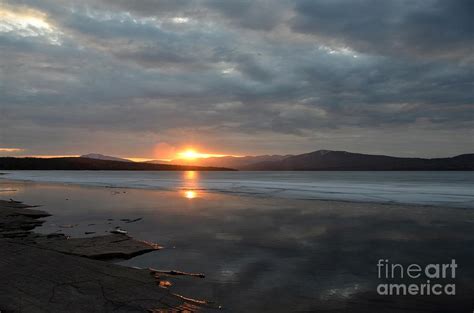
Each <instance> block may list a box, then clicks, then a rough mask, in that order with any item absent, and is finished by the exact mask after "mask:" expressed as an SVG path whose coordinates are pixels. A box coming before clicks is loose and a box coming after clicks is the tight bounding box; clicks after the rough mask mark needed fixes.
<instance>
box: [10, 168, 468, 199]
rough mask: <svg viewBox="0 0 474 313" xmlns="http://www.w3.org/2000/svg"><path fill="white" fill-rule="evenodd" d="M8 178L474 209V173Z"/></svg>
mask: <svg viewBox="0 0 474 313" xmlns="http://www.w3.org/2000/svg"><path fill="white" fill-rule="evenodd" d="M2 172H4V173H7V175H4V176H3V177H2V178H3V179H15V180H28V181H37V182H52V183H70V184H81V185H89V186H104V187H105V186H107V187H126V188H145V189H160V190H188V189H189V190H200V191H204V192H206V191H209V192H224V193H232V194H242V195H251V196H260V197H281V198H291V199H328V200H343V201H369V202H396V203H408V204H422V205H443V206H451V207H463V208H474V188H473V187H474V172H195V173H192V175H190V173H189V172H167V171H161V172H151V171H150V172H149V171H144V172H141V171H140V172H131V171H2Z"/></svg>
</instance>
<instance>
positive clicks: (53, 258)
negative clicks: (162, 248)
mask: <svg viewBox="0 0 474 313" xmlns="http://www.w3.org/2000/svg"><path fill="white" fill-rule="evenodd" d="M0 251H1V253H2V257H1V258H0V282H1V283H0V310H1V311H2V312H49V313H55V312H58V313H64V312H71V313H74V312H91V313H92V312H146V311H147V310H157V312H168V310H170V311H169V312H178V311H179V310H189V311H195V310H196V309H197V307H196V306H195V305H194V304H193V303H191V302H189V301H186V300H185V299H183V298H181V297H179V296H176V295H173V294H172V293H171V292H170V291H169V290H168V289H164V288H160V287H158V286H157V285H156V281H155V279H154V278H153V276H152V275H150V273H149V271H148V270H139V269H134V268H128V267H123V266H120V265H116V264H111V263H107V262H103V261H98V260H90V259H87V258H82V257H78V256H72V255H67V254H63V253H60V252H56V251H52V250H50V249H43V248H40V247H33V246H31V245H24V244H21V243H18V242H17V241H16V240H12V239H0ZM171 309H173V310H176V311H172V310H171ZM159 310H163V311H159Z"/></svg>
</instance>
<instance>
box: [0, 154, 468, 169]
mask: <svg viewBox="0 0 474 313" xmlns="http://www.w3.org/2000/svg"><path fill="white" fill-rule="evenodd" d="M1 169H3V170H17V169H18V170H22V169H24V170H31V169H38V170H150V171H153V170H208V171H209V170H232V169H236V170H248V171H452V170H459V171H472V170H474V154H462V155H458V156H454V157H448V158H432V159H427V158H406V157H392V156H386V155H371V154H362V153H351V152H346V151H331V150H318V151H314V152H310V153H304V154H298V155H261V156H245V157H235V156H226V157H211V158H204V159H196V160H193V161H189V160H179V159H177V160H172V161H168V162H167V161H159V160H156V161H148V162H133V161H131V160H127V159H123V158H117V157H112V156H107V155H102V154H95V153H91V154H86V155H83V156H81V157H78V158H51V159H40V158H12V157H4V158H0V170H1Z"/></svg>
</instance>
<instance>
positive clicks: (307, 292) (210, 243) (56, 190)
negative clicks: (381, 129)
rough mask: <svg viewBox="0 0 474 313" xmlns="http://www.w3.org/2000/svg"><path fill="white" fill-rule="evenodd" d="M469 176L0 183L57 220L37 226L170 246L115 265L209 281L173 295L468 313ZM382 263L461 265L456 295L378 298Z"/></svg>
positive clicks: (57, 176)
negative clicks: (117, 233)
mask: <svg viewBox="0 0 474 313" xmlns="http://www.w3.org/2000/svg"><path fill="white" fill-rule="evenodd" d="M13 178H14V179H23V180H30V181H18V180H16V181H13V180H11V179H13ZM473 182H474V176H473V174H472V173H470V172H442V173H433V172H311V173H310V172H296V173H292V172H290V173H288V172H217V173H215V172H206V173H202V172H56V171H55V172H47V171H45V172H43V171H24V172H23V171H22V172H20V171H18V172H9V174H8V175H4V176H3V178H2V179H0V198H1V199H9V198H14V199H19V200H22V201H25V202H26V203H29V204H41V205H42V209H44V210H46V211H48V212H50V213H51V214H53V216H51V217H49V218H47V219H46V222H45V224H44V225H43V226H42V227H41V228H39V229H38V230H37V231H39V232H43V233H51V232H57V231H59V232H62V233H65V234H68V235H71V236H76V237H84V236H87V235H85V234H84V233H85V232H89V231H94V232H96V233H95V234H92V235H91V236H94V235H100V234H105V233H107V232H108V231H110V230H112V229H113V228H114V227H115V226H120V227H122V228H124V229H126V230H128V231H129V233H130V235H132V236H133V237H135V238H137V239H142V240H148V241H153V242H157V243H159V244H161V245H163V246H164V249H163V250H160V251H155V252H152V253H149V254H144V255H142V256H139V257H136V258H133V259H131V260H127V261H121V262H120V264H123V265H128V266H138V267H142V268H146V267H153V268H158V269H177V270H181V271H188V272H198V273H205V274H206V278H205V279H199V278H177V279H173V283H174V286H173V287H172V290H173V291H174V292H177V293H180V294H182V295H185V296H190V297H194V298H202V299H208V300H212V301H215V302H216V303H218V304H219V305H222V306H223V308H224V309H223V312H361V313H362V312H406V311H413V312H448V311H449V312H461V311H468V312H470V311H472V301H473V296H472V295H473V294H474V266H473V262H472V260H473V259H474V250H473V249H472V247H473V244H474V210H472V208H473V201H474V196H473V188H472V186H473ZM104 187H114V188H104ZM125 187H127V188H125ZM318 198H319V199H327V200H330V201H325V200H316V199H318ZM334 200H344V202H341V201H334ZM350 201H358V202H350ZM364 201H368V202H364ZM395 202H397V203H411V205H407V204H394V203H395ZM414 204H423V205H425V206H420V205H414ZM426 204H435V205H436V206H426ZM445 205H446V207H445ZM447 206H449V207H447ZM125 218H129V219H136V218H142V220H140V221H137V222H135V223H125V222H122V221H120V219H125ZM64 226H67V227H70V226H71V228H64ZM379 259H388V260H390V261H391V262H394V263H402V264H412V263H417V264H421V265H423V264H425V265H426V264H430V263H449V262H451V259H455V260H456V262H457V264H458V272H457V276H456V280H455V283H456V287H457V295H456V296H448V297H442V296H423V297H421V298H420V297H414V296H404V297H394V296H391V297H382V296H379V295H377V294H376V286H377V284H379V283H381V282H384V281H381V280H380V279H378V278H377V266H376V265H377V261H378V260H379Z"/></svg>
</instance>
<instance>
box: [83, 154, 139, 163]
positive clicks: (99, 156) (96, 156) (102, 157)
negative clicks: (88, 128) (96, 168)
mask: <svg viewBox="0 0 474 313" xmlns="http://www.w3.org/2000/svg"><path fill="white" fill-rule="evenodd" d="M81 158H88V159H95V160H108V161H120V162H133V161H132V160H128V159H122V158H117V157H113V156H109V155H103V154H100V153H89V154H84V155H81Z"/></svg>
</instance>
